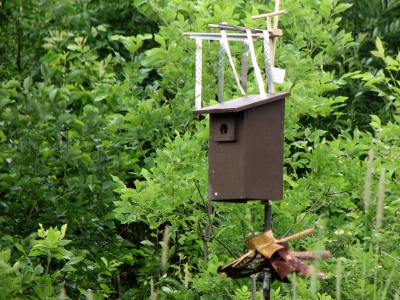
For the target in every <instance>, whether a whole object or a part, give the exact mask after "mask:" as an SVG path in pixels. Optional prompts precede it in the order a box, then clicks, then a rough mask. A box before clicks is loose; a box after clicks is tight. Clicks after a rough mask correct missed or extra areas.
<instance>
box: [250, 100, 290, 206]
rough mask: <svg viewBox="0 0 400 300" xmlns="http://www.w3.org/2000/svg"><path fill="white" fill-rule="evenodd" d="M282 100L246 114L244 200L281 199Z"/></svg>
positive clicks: (283, 104) (283, 111) (283, 108)
mask: <svg viewBox="0 0 400 300" xmlns="http://www.w3.org/2000/svg"><path fill="white" fill-rule="evenodd" d="M284 100H285V99H284V98H283V99H282V100H279V101H275V102H271V103H268V104H265V105H262V106H259V107H255V108H251V109H249V110H247V111H246V114H245V118H244V123H245V130H244V131H245V156H244V174H245V175H244V180H245V183H244V190H245V197H246V198H248V199H255V200H256V199H258V200H281V199H282V198H283V146H284V113H285V101H284Z"/></svg>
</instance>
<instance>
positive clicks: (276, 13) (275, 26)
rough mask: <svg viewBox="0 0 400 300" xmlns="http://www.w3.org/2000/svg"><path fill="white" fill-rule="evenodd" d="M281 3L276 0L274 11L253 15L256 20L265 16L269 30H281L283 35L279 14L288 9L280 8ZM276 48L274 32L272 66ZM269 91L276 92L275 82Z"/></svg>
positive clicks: (271, 54)
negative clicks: (279, 26) (280, 28)
mask: <svg viewBox="0 0 400 300" xmlns="http://www.w3.org/2000/svg"><path fill="white" fill-rule="evenodd" d="M279 5H280V0H276V1H275V11H274V12H273V13H268V14H262V15H258V16H253V17H252V19H253V20H256V19H262V18H265V19H266V22H267V31H272V32H278V31H280V35H281V30H279V29H278V21H279V15H281V14H284V13H286V11H284V10H279ZM272 17H274V24H273V25H272V20H271V18H272ZM275 49H276V36H275V35H274V34H272V35H270V36H269V50H270V66H271V68H272V67H274V62H275ZM269 92H271V93H274V92H275V85H274V83H273V82H272V83H271V90H270V91H269Z"/></svg>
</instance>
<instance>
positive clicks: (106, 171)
mask: <svg viewBox="0 0 400 300" xmlns="http://www.w3.org/2000/svg"><path fill="white" fill-rule="evenodd" d="M281 2H282V3H281V8H282V9H285V10H286V11H287V14H286V15H283V16H282V17H281V18H280V23H279V24H280V28H282V29H283V31H284V36H283V37H282V38H280V39H279V41H278V48H277V56H276V65H277V66H279V67H280V68H284V69H285V70H286V74H287V75H286V80H285V83H283V84H280V85H278V86H277V89H278V90H279V91H290V92H291V97H290V98H288V99H287V101H286V114H285V166H284V184H285V195H284V199H283V201H279V202H274V204H273V228H274V233H275V236H276V237H281V236H284V235H287V234H293V233H296V232H299V231H301V230H304V229H307V228H310V227H315V228H316V229H317V233H316V234H315V235H313V236H308V237H306V238H303V239H301V240H298V241H294V242H292V243H291V248H292V249H296V250H320V249H329V250H330V251H331V252H332V256H333V259H331V260H318V261H316V262H314V263H312V264H313V268H314V269H315V270H317V269H318V270H320V271H322V272H324V273H326V274H327V276H328V277H327V279H325V280H318V279H317V278H315V277H314V276H312V278H311V279H309V278H303V277H301V276H293V277H292V276H290V279H291V280H292V282H293V283H294V284H293V285H287V284H281V283H279V282H274V284H273V286H272V298H273V299H398V298H399V291H400V275H399V272H398V269H399V267H400V258H399V246H398V245H399V244H400V234H399V229H400V228H399V227H400V222H399V217H400V215H399V214H400V212H399V207H400V186H399V178H398V177H399V174H400V169H399V168H400V149H399V146H400V140H399V137H400V115H399V112H398V107H399V105H400V89H399V73H398V72H399V64H400V55H399V49H398V36H399V34H400V20H399V19H398V12H399V10H400V1H388V0H384V1H377V0H368V1H367V0H360V1H354V3H353V1H345V0H343V1H342V0H341V1H339V0H320V1H314V0H302V1H298V0H284V1H281ZM273 7H274V3H272V2H271V1H269V2H268V3H267V4H264V1H241V0H232V1H217V0H206V1H186V0H183V1H182V0H174V1H172V0H136V1H134V2H133V3H132V2H129V1H122V0H113V1H106V0H64V1H55V0H29V1H27V0H13V1H10V0H1V1H0V34H1V35H0V124H1V127H0V166H1V169H0V237H1V238H0V299H85V298H87V299H150V298H151V299H156V298H157V299H250V298H251V288H250V286H251V283H250V279H242V280H231V279H228V278H226V277H224V276H222V275H218V274H217V269H218V267H219V266H222V265H225V264H227V263H228V262H231V261H232V260H233V259H234V258H236V257H238V256H239V255H241V254H242V253H244V252H246V246H245V239H246V238H248V237H249V236H251V234H252V232H255V233H257V232H259V231H260V230H261V229H262V228H263V227H262V221H263V209H262V207H261V205H260V204H259V203H256V202H254V203H249V204H241V205H232V204H217V203H213V204H211V203H210V202H209V201H208V199H207V196H206V195H207V140H208V120H207V119H204V120H198V119H195V118H194V117H193V115H192V113H191V111H192V109H193V106H194V51H195V43H194V41H192V40H190V39H189V38H187V37H184V36H183V35H182V33H183V32H190V31H194V32H209V31H210V29H209V28H208V27H207V25H208V24H209V23H220V22H228V23H229V24H232V25H243V26H248V27H263V26H265V24H264V22H265V21H260V20H258V21H253V20H251V16H252V15H257V14H261V13H266V12H271V11H273ZM231 46H232V52H233V53H236V54H237V55H240V53H241V48H240V47H241V45H239V44H237V43H232V45H231ZM204 47H205V49H204V51H205V53H207V55H205V58H204V59H205V61H204V74H203V76H204V82H203V88H204V93H203V98H204V100H205V103H204V105H208V104H209V103H211V102H212V101H214V99H215V95H216V93H217V87H216V80H217V71H216V70H217V61H218V51H219V50H218V45H217V44H216V43H206V44H205V45H204ZM256 49H257V53H258V55H259V61H260V62H262V61H263V60H262V45H260V44H256ZM229 72H230V71H229V70H227V74H226V89H225V99H232V98H235V97H236V96H237V95H236V88H235V84H234V81H233V80H232V78H233V77H232V76H231V75H232V74H230V73H229ZM252 76H253V75H252V74H250V78H249V92H250V93H256V92H257V87H256V86H255V84H254V83H255V80H253V77H252ZM368 153H369V154H368ZM166 225H168V226H166ZM167 228H168V230H167ZM167 244H168V245H167ZM167 250H168V251H167Z"/></svg>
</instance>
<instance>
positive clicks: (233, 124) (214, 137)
mask: <svg viewBox="0 0 400 300" xmlns="http://www.w3.org/2000/svg"><path fill="white" fill-rule="evenodd" d="M289 95H290V93H270V94H264V95H261V94H260V95H249V96H243V97H241V98H237V99H235V100H231V101H227V102H223V103H219V104H216V105H213V106H209V107H204V108H200V109H197V110H194V111H193V113H195V114H210V142H209V153H208V157H209V172H208V174H209V189H208V193H209V199H210V200H215V201H226V202H246V201H248V200H280V199H282V198H283V144H284V141H283V139H284V132H283V131H284V124H283V123H284V109H285V98H286V97H288V96H289Z"/></svg>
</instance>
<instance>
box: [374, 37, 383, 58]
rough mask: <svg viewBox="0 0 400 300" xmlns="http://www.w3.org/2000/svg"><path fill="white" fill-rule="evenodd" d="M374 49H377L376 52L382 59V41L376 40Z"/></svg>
mask: <svg viewBox="0 0 400 300" xmlns="http://www.w3.org/2000/svg"><path fill="white" fill-rule="evenodd" d="M375 44H376V48H377V49H378V52H379V54H380V55H382V57H384V52H385V50H384V49H383V45H382V41H381V39H380V38H379V37H377V38H376V43H375Z"/></svg>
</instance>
